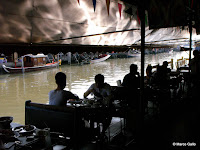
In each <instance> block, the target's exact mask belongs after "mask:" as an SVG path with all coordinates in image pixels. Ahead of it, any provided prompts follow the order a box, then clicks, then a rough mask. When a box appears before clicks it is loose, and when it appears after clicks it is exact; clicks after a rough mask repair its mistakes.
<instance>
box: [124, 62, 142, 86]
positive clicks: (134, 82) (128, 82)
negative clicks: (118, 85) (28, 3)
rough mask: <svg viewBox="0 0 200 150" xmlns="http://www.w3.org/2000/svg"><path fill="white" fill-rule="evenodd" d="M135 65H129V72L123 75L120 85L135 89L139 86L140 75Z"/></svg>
mask: <svg viewBox="0 0 200 150" xmlns="http://www.w3.org/2000/svg"><path fill="white" fill-rule="evenodd" d="M137 69H138V68H137V65H135V64H131V65H130V72H129V73H128V74H127V75H125V76H124V79H123V83H122V86H124V87H127V88H132V89H137V88H139V87H140V75H139V72H137Z"/></svg>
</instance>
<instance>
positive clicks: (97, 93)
mask: <svg viewBox="0 0 200 150" xmlns="http://www.w3.org/2000/svg"><path fill="white" fill-rule="evenodd" d="M94 80H95V83H93V84H92V85H91V86H90V87H89V89H88V90H87V91H86V92H85V93H84V98H87V96H88V95H89V94H91V93H93V94H94V98H95V99H96V100H97V101H99V102H103V104H106V105H108V104H109V103H110V99H111V87H110V85H109V84H108V83H105V82H104V76H103V75H102V74H97V75H96V76H95V78H94Z"/></svg>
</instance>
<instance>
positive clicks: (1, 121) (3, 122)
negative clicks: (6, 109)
mask: <svg viewBox="0 0 200 150" xmlns="http://www.w3.org/2000/svg"><path fill="white" fill-rule="evenodd" d="M12 121H13V117H11V116H4V117H0V129H9V128H10V123H11V122H12Z"/></svg>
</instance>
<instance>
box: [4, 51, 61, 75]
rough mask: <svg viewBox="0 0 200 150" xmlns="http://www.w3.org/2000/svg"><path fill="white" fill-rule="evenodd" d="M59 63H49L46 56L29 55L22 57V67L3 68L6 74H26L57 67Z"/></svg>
mask: <svg viewBox="0 0 200 150" xmlns="http://www.w3.org/2000/svg"><path fill="white" fill-rule="evenodd" d="M59 63H60V62H59V61H54V60H52V62H49V59H48V56H47V55H44V54H37V55H32V54H27V55H24V56H22V66H21V67H8V66H6V65H4V64H3V65H2V67H3V69H4V71H5V72H6V73H24V72H30V71H37V70H44V69H49V68H53V67H57V66H58V65H59Z"/></svg>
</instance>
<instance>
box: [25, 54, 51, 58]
mask: <svg viewBox="0 0 200 150" xmlns="http://www.w3.org/2000/svg"><path fill="white" fill-rule="evenodd" d="M27 56H28V57H32V58H41V57H48V56H47V55H44V54H37V55H32V54H27V55H24V56H23V57H27Z"/></svg>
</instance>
